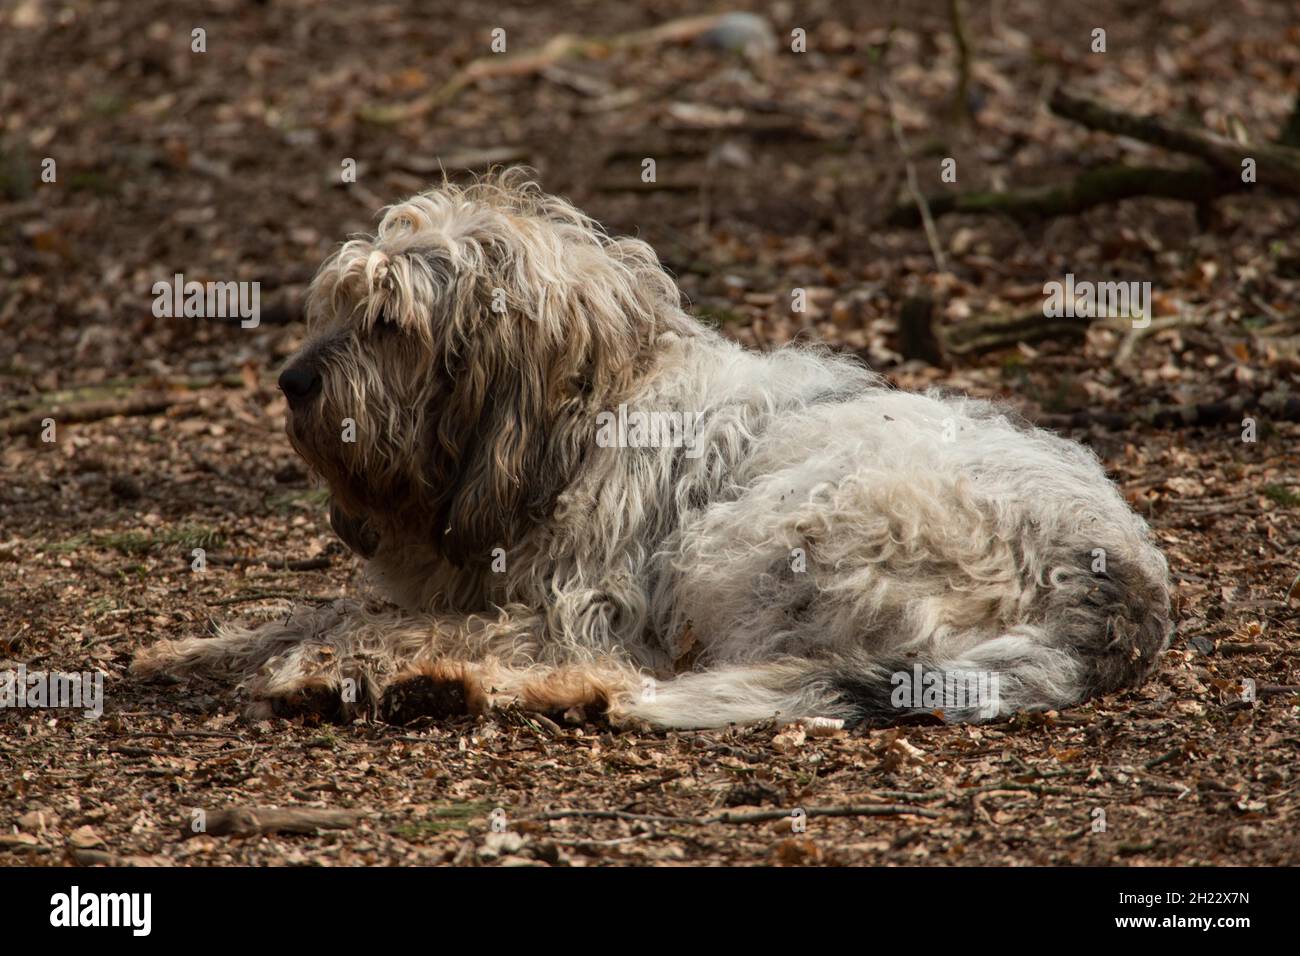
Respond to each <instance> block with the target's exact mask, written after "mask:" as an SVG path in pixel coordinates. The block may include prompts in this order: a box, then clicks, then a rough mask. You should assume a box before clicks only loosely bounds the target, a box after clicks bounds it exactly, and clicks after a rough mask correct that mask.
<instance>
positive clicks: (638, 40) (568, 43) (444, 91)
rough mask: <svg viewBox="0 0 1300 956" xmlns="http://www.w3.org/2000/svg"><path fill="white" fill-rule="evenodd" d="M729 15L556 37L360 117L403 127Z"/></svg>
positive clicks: (486, 59) (680, 37)
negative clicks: (495, 89) (503, 82)
mask: <svg viewBox="0 0 1300 956" xmlns="http://www.w3.org/2000/svg"><path fill="white" fill-rule="evenodd" d="M724 16H725V14H718V15H713V16H695V17H682V18H680V19H677V20H669V21H668V22H667V23H663V24H660V25H659V26H657V27H651V28H649V29H646V30H633V31H631V32H629V33H619V34H615V35H614V36H609V37H580V36H574V35H573V34H569V33H564V34H560V35H559V36H556V37H552V38H551V39H550V40H549V41H548V42H547V43H546V44H545V45H544V46H542V47H539V48H537V49H533V50H525V51H524V52H522V53H515V54H504V53H494V54H489V55H487V56H482V57H479V58H478V59H477V60H474V61H472V62H470V63H469V64H468V65H466V66H465V67H464V68H462V69H461V70H459V71H458V72H457V73H456V74H455V75H454V76H452V78H451V79H450V80H448V81H447V82H446V83H444V84H443V85H442V86H440V87H438V88H437V89H435V90H432V91H430V92H429V93H426V94H424V95H423V96H420V97H417V98H416V99H414V100H412V101H411V102H409V103H403V104H396V105H384V106H368V107H365V108H363V109H362V110H361V112H360V114H359V115H360V118H361V119H363V120H366V121H368V122H371V123H383V124H387V123H399V122H402V121H403V120H408V119H413V118H415V117H418V116H423V115H424V114H426V113H428V112H429V111H431V110H434V109H438V108H440V107H443V106H447V105H449V104H450V103H451V102H453V101H454V100H455V99H456V97H458V96H459V95H460V94H461V93H462V92H464V91H465V90H467V89H469V88H470V87H472V86H475V85H477V84H478V83H481V82H483V81H484V80H490V79H498V78H500V77H507V76H516V77H517V76H533V75H535V74H538V73H541V72H543V71H544V70H546V69H547V68H549V67H551V66H554V65H555V64H556V63H558V62H560V61H561V60H568V59H579V58H584V57H600V56H607V55H608V54H609V53H611V52H613V51H615V50H628V49H634V48H636V47H642V46H654V45H657V44H660V43H683V42H685V41H687V40H693V39H695V38H696V37H698V36H700V35H701V34H703V33H706V32H708V31H709V30H711V29H712V28H713V27H715V26H717V24H718V22H719V21H720V20H722V18H723V17H724Z"/></svg>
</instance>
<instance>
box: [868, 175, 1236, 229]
mask: <svg viewBox="0 0 1300 956" xmlns="http://www.w3.org/2000/svg"><path fill="white" fill-rule="evenodd" d="M1243 188H1245V184H1244V183H1242V182H1241V178H1240V177H1239V176H1237V177H1231V176H1228V175H1226V174H1223V173H1219V172H1217V171H1215V170H1212V169H1210V168H1209V167H1207V166H1201V165H1196V166H1188V167H1185V168H1182V169H1166V168H1162V167H1159V166H1123V165H1111V166H1102V167H1099V168H1098V169H1090V170H1087V171H1086V172H1082V173H1080V174H1079V175H1077V176H1076V177H1075V178H1074V179H1072V180H1071V181H1069V182H1067V183H1063V184H1060V185H1051V186H1040V187H1036V188H1031V189H1017V190H1010V191H1006V192H971V193H959V194H957V195H938V196H930V197H928V198H927V202H928V203H929V206H930V212H931V214H933V215H935V216H942V215H945V214H947V213H963V214H966V215H975V216H989V215H999V216H1007V217H1009V218H1011V219H1014V220H1015V221H1017V222H1019V223H1022V224H1028V223H1032V222H1037V221H1038V220H1040V219H1048V218H1051V217H1053V216H1071V215H1076V214H1078V213H1081V212H1085V211H1086V210H1088V209H1091V208H1093V207H1094V206H1100V205H1104V204H1106V203H1112V202H1119V201H1121V200H1124V199H1135V198H1137V197H1139V196H1150V197H1153V198H1156V199H1181V200H1184V201H1186V202H1192V203H1196V204H1197V206H1198V210H1202V207H1208V203H1209V202H1210V201H1211V200H1213V199H1215V198H1217V197H1219V196H1223V195H1227V194H1228V193H1231V192H1237V191H1240V190H1241V189H1243ZM1205 215H1206V213H1205V212H1204V211H1200V216H1201V219H1202V221H1204V219H1205ZM886 221H887V222H888V223H889V224H890V225H893V226H909V227H913V226H916V225H918V224H920V222H921V217H920V215H919V213H918V210H917V207H916V206H915V204H912V203H900V204H899V205H898V206H896V207H895V208H894V209H893V211H892V212H890V214H889V216H888V218H887V220H886Z"/></svg>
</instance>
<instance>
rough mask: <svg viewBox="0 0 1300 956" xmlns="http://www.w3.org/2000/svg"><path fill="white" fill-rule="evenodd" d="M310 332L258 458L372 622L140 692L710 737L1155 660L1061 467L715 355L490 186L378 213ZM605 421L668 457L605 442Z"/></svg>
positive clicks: (305, 616)
mask: <svg viewBox="0 0 1300 956" xmlns="http://www.w3.org/2000/svg"><path fill="white" fill-rule="evenodd" d="M311 303H312V304H311V307H310V314H311V337H310V338H309V340H308V342H307V343H306V344H305V345H304V347H303V350H302V351H301V352H300V353H299V355H298V356H297V357H295V359H294V360H293V361H292V362H291V363H290V371H287V372H286V378H282V386H284V387H285V388H286V392H287V393H288V394H289V397H290V400H291V422H290V427H289V434H290V438H291V440H292V441H293V443H294V445H295V447H296V448H297V449H298V450H299V451H300V452H301V453H302V454H303V456H304V457H305V458H306V459H307V461H308V462H309V463H310V464H311V465H312V466H313V467H314V468H315V469H316V470H317V471H319V472H320V473H321V474H322V476H323V477H324V478H325V480H326V481H327V482H328V483H329V485H330V488H331V492H332V494H333V496H334V509H333V520H334V525H335V528H336V529H337V530H338V532H339V534H340V536H341V537H342V538H343V539H344V540H345V541H346V542H347V543H348V544H349V546H350V547H352V548H353V550H355V551H357V552H358V553H359V554H361V555H362V556H364V557H366V558H367V559H368V562H369V570H370V571H371V573H372V577H373V579H374V581H375V582H376V583H377V585H378V588H379V590H380V592H381V594H382V595H383V596H385V597H386V598H388V599H389V600H391V601H392V602H393V603H395V604H396V605H397V607H398V608H400V610H399V609H394V608H391V607H388V608H384V607H372V608H366V607H362V606H359V605H358V606H347V607H342V606H341V607H338V608H331V609H325V610H305V611H299V612H297V613H295V614H294V615H291V616H290V618H289V619H287V620H286V621H283V622H273V623H270V624H265V625H262V626H260V627H257V628H253V629H248V628H244V627H239V626H230V627H227V628H225V629H224V630H223V631H222V633H221V634H219V635H218V636H217V637H215V638H209V639H186V640H180V641H175V642H164V643H162V644H159V645H155V646H154V647H152V648H149V649H147V650H145V651H142V652H141V654H140V655H139V657H138V658H137V663H136V669H137V671H138V672H141V673H150V672H156V671H161V670H167V671H175V672H179V671H184V670H193V669H205V670H211V671H216V672H222V673H227V674H230V675H232V676H234V677H235V678H236V679H238V680H240V681H242V682H243V683H244V684H245V685H246V687H247V688H248V690H249V691H250V692H251V693H252V695H253V697H254V698H256V699H259V700H262V701H266V700H272V699H277V698H281V699H282V698H288V697H292V696H294V695H300V694H301V693H302V692H303V691H305V690H310V689H313V688H314V689H317V690H323V691H324V692H326V693H328V694H331V695H337V694H339V693H340V692H343V696H342V697H341V698H340V705H339V706H340V709H341V710H342V711H344V712H345V713H356V712H361V711H364V710H366V709H371V710H374V709H379V710H382V709H383V708H382V703H383V700H384V697H385V694H386V693H388V692H389V691H390V690H391V689H392V688H393V687H394V686H400V685H402V684H403V683H405V682H407V681H408V680H409V679H412V678H416V677H423V678H424V679H426V680H429V681H432V682H434V683H446V682H451V683H459V684H461V685H463V687H464V692H463V697H464V699H465V701H466V704H467V706H470V707H478V708H482V707H491V706H500V705H501V704H503V703H508V702H516V703H519V704H520V705H521V706H525V707H535V708H539V709H544V710H561V711H562V710H564V709H566V708H568V707H570V706H575V705H586V706H588V707H592V706H595V707H602V708H605V709H607V711H608V713H609V715H610V716H611V717H612V718H613V719H615V720H625V719H628V718H638V719H641V720H645V721H647V722H649V723H650V724H652V725H654V726H658V727H710V726H719V725H724V724H726V723H729V722H740V721H753V720H759V719H764V718H770V717H774V716H777V717H780V718H784V719H797V718H810V717H830V718H844V719H849V720H857V719H863V718H868V719H889V718H893V717H897V716H901V715H902V714H904V713H907V712H910V711H914V710H930V709H933V707H932V706H931V705H932V704H934V703H935V702H936V701H935V699H933V698H924V699H922V698H921V697H918V696H915V695H911V694H909V693H907V691H908V690H910V689H911V688H909V686H908V684H909V681H914V675H915V674H917V673H919V672H918V670H917V666H918V665H919V667H920V672H926V673H931V674H935V675H938V676H939V677H941V678H942V677H944V676H945V675H946V676H948V677H952V676H953V675H958V676H961V675H964V674H977V675H984V676H987V677H991V678H992V679H991V680H990V681H988V682H986V683H983V684H981V685H980V686H981V687H983V688H985V696H987V694H988V690H989V689H990V688H991V689H992V692H993V695H994V699H992V700H988V699H985V700H979V701H969V700H964V701H953V700H951V699H948V698H946V697H945V698H941V699H939V701H938V703H939V708H940V709H942V710H943V711H944V713H945V716H947V717H948V718H949V719H979V718H981V717H987V716H990V715H993V714H1009V713H1012V712H1014V711H1017V710H1022V709H1037V708H1052V707H1064V706H1067V705H1070V704H1073V703H1076V702H1078V701H1080V700H1082V699H1084V698H1085V697H1087V696H1089V695H1091V694H1095V693H1101V692H1108V691H1113V690H1116V689H1119V688H1122V687H1127V686H1132V685H1134V684H1136V683H1138V682H1139V681H1141V680H1142V679H1143V678H1144V677H1145V675H1146V674H1147V673H1148V672H1149V671H1150V670H1151V668H1152V667H1153V666H1154V664H1155V662H1156V657H1157V655H1158V653H1159V651H1160V650H1161V649H1162V648H1163V647H1164V646H1165V644H1166V641H1167V636H1168V631H1169V597H1168V584H1167V569H1166V565H1165V561H1164V559H1163V557H1162V556H1161V555H1160V553H1159V552H1158V551H1157V550H1156V549H1155V547H1154V546H1153V545H1152V542H1151V536H1150V534H1149V532H1148V529H1147V527H1146V525H1145V524H1144V523H1143V521H1142V520H1141V519H1140V518H1138V517H1137V516H1136V515H1135V514H1134V513H1133V512H1132V511H1131V510H1130V509H1129V508H1128V507H1127V506H1126V504H1125V503H1124V501H1123V500H1122V499H1121V497H1120V496H1119V494H1118V493H1117V491H1116V489H1115V488H1114V486H1113V485H1112V484H1111V483H1110V481H1108V480H1107V478H1106V476H1105V475H1104V473H1103V471H1102V469H1101V467H1100V466H1099V464H1098V462H1097V460H1096V458H1095V457H1094V456H1093V455H1092V454H1091V453H1090V452H1088V451H1087V450H1085V449H1084V448H1082V447H1081V446H1079V445H1077V444H1074V443H1072V442H1069V441H1066V440H1064V439H1061V438H1058V437H1056V436H1054V435H1051V434H1049V433H1047V432H1044V431H1040V430H1038V429H1035V428H1031V427H1028V426H1026V425H1024V424H1022V423H1019V422H1017V421H1014V420H1013V419H1011V418H1009V417H1008V416H1007V415H1005V414H1004V413H1003V412H1001V411H999V410H997V409H996V408H994V407H991V406H990V405H988V404H986V403H982V402H977V401H971V400H968V399H965V398H960V397H947V396H943V395H940V394H937V393H931V394H927V395H915V394H908V393H903V392H899V391H896V390H892V389H890V388H888V387H886V386H885V385H883V384H882V383H881V381H880V380H879V379H878V378H877V377H876V376H875V375H873V374H872V373H871V372H869V371H867V370H866V369H864V368H862V367H861V366H860V365H858V364H857V363H856V362H854V361H851V360H850V359H847V358H843V357H836V356H833V355H831V354H829V353H827V352H826V351H823V350H818V349H809V348H793V347H791V348H786V349H782V350H779V351H776V352H772V353H769V354H758V353H754V352H750V351H746V350H744V349H742V348H741V347H739V346H737V345H736V344H734V343H732V342H729V341H727V340H725V339H723V338H722V337H721V336H719V335H718V334H717V333H715V332H714V331H712V330H709V329H706V328H703V327H701V326H700V325H699V324H697V323H696V322H695V321H694V320H693V319H691V318H690V317H689V316H688V315H686V314H685V313H684V312H683V311H682V310H681V308H680V305H679V301H678V293H677V290H676V287H675V285H674V284H673V283H672V281H671V280H670V279H669V278H668V276H667V275H666V273H665V272H664V271H663V270H662V268H661V267H660V266H659V264H658V261H657V259H656V257H655V256H654V253H653V252H652V251H651V250H650V249H649V247H648V246H646V245H645V244H644V243H641V242H638V241H635V240H629V239H613V238H610V237H608V236H606V235H605V234H604V233H603V232H602V231H601V230H600V229H599V228H598V227H597V226H596V225H595V224H594V223H592V222H591V221H590V220H589V219H587V218H586V217H585V216H583V215H582V214H581V213H579V212H577V211H576V210H575V209H573V208H572V207H571V206H569V205H568V204H566V203H564V202H563V201H561V200H558V199H555V198H553V197H548V196H545V195H543V194H541V193H540V192H539V191H537V190H536V188H535V187H534V186H532V185H531V184H528V183H525V182H522V181H521V180H520V179H519V178H518V177H515V176H511V175H507V176H505V177H501V178H498V179H494V180H490V181H487V182H484V183H480V184H477V185H475V186H473V187H470V188H468V189H458V188H454V187H450V186H447V187H443V188H442V189H439V190H435V191H433V192H431V193H428V194H425V195H424V196H421V197H416V198H415V199H413V200H410V201H409V202H407V203H404V204H401V205H398V206H395V207H392V208H390V209H389V210H388V211H387V213H386V215H385V216H384V219H383V221H382V223H381V225H380V228H379V233H378V235H377V236H375V237H373V238H366V239H356V240H353V241H351V242H349V243H348V244H347V245H345V246H344V247H343V248H342V250H341V251H340V252H339V253H338V254H336V255H335V256H334V257H332V258H331V259H330V260H329V261H328V262H326V264H325V265H324V266H323V267H322V269H321V272H320V274H319V276H318V277H317V280H316V283H315V284H314V287H313V291H312V299H311ZM610 413H617V414H619V415H621V416H623V420H624V421H625V422H627V421H630V422H636V421H638V420H639V419H638V415H637V413H645V414H651V413H653V414H656V415H658V416H660V417H661V418H662V419H663V420H665V421H676V420H677V419H674V418H672V416H673V415H680V416H688V417H686V418H683V419H681V420H682V421H687V422H690V423H691V424H692V425H694V433H693V434H688V433H686V432H681V433H673V434H670V435H665V434H662V433H656V435H657V437H658V438H660V439H664V438H674V437H675V438H676V439H677V440H675V441H673V440H669V441H662V440H661V441H660V442H659V445H660V447H624V446H626V445H632V446H636V445H637V444H638V443H639V441H638V440H639V439H644V438H646V437H647V436H646V434H645V433H638V432H637V430H636V429H635V428H630V429H629V428H624V429H622V430H621V432H620V434H619V437H620V438H621V439H623V440H624V441H623V445H624V446H619V445H618V444H617V443H615V445H614V446H612V447H611V444H610V442H609V441H607V440H606V441H597V432H598V427H599V426H598V421H604V422H608V421H610V418H611V416H610ZM665 415H666V416H667V417H664V416H665ZM346 418H351V419H353V420H354V421H355V422H356V423H357V432H358V435H357V441H356V442H355V444H349V443H346V442H342V441H340V439H339V434H340V433H339V424H340V422H342V421H343V420H344V419H346ZM606 438H608V434H607V435H606ZM348 692H354V693H348ZM949 696H950V695H949Z"/></svg>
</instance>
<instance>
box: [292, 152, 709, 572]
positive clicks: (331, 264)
mask: <svg viewBox="0 0 1300 956" xmlns="http://www.w3.org/2000/svg"><path fill="white" fill-rule="evenodd" d="M307 319H308V337H307V340H306V341H305V342H304V344H303V346H302V348H301V349H300V350H299V351H298V352H297V353H296V354H295V355H294V356H293V357H292V358H291V359H290V360H289V362H288V364H287V365H286V367H285V369H284V371H283V373H282V374H281V376H280V387H281V389H282V390H283V391H284V394H285V396H286V398H287V399H288V402H289V408H290V412H289V421H288V433H289V438H290V441H291V442H292V443H293V446H294V448H295V449H296V450H297V451H298V452H299V454H301V455H302V456H303V458H305V459H306V460H307V462H308V463H309V464H310V465H311V466H312V467H313V468H315V469H316V470H317V471H318V472H319V473H320V474H321V475H322V476H323V477H324V478H325V480H326V481H327V482H328V484H329V486H330V490H331V492H332V494H333V498H334V509H333V513H332V518H333V521H334V525H335V528H336V530H337V531H338V532H339V534H340V536H341V537H342V538H343V539H344V540H345V541H346V542H347V543H348V544H349V545H350V546H351V547H352V548H353V549H354V550H357V551H359V552H360V553H362V554H364V555H366V556H369V555H370V554H371V553H373V551H374V549H375V545H376V543H377V541H378V540H380V539H382V538H383V537H384V536H385V535H386V534H401V535H402V536H403V538H404V539H409V538H410V536H411V535H412V534H415V535H424V536H427V537H428V539H429V541H430V543H431V544H432V545H433V546H434V547H436V549H437V550H438V551H439V553H441V554H442V555H443V556H445V557H446V558H448V559H449V560H451V561H453V562H454V563H456V564H466V563H472V562H476V561H479V560H481V561H487V560H490V556H491V552H492V549H493V548H496V547H509V546H510V545H511V544H512V543H514V542H515V541H516V540H517V539H518V537H519V536H520V535H521V534H522V533H523V532H524V531H525V530H526V529H527V528H528V527H529V526H530V525H531V524H532V523H534V522H537V521H539V520H544V518H545V517H546V515H547V514H548V513H549V511H550V509H551V507H552V506H553V504H554V500H555V496H556V495H557V494H558V493H559V492H560V491H561V490H562V489H563V488H564V487H565V485H566V484H567V483H568V482H569V481H570V480H571V478H572V476H573V474H574V473H575V470H576V469H577V468H578V466H579V465H580V463H581V459H582V456H583V454H584V453H585V452H586V450H587V449H588V448H589V446H590V445H591V444H592V443H593V436H594V420H595V413H596V411H597V410H598V409H600V408H608V407H610V406H611V404H613V403H616V401H617V398H618V396H619V395H622V394H625V393H626V391H627V390H628V388H629V386H630V385H631V383H632V382H633V381H634V380H635V378H636V376H637V375H638V374H639V373H640V372H641V371H643V370H644V367H645V365H646V364H647V363H648V362H649V360H650V357H651V355H652V352H653V343H654V341H655V339H656V338H657V337H658V335H659V334H660V333H662V332H665V331H670V330H671V331H678V332H684V331H688V330H689V329H690V325H689V319H687V318H686V317H685V315H684V313H682V312H681V310H680V308H679V302H678V291H677V288H676V286H675V284H674V283H673V281H672V280H671V279H670V278H669V277H668V276H667V274H666V273H665V272H664V271H663V269H662V268H661V267H660V265H659V261H658V259H657V257H656V256H655V254H654V252H653V251H652V250H651V249H650V247H649V246H647V245H646V244H645V243H643V242H639V241H636V240H630V239H612V238H610V237H609V236H607V235H606V234H605V233H604V232H603V231H602V230H601V229H600V228H599V227H598V226H597V225H596V224H595V223H594V222H593V221H592V220H590V219H589V218H587V217H586V216H584V215H583V214H582V213H580V212H579V211H578V210H576V209H574V208H573V207H572V206H570V205H569V204H568V203H566V202H564V201H563V200H559V199H556V198H553V197H550V196H546V195H544V194H543V193H541V192H540V190H538V188H537V187H536V186H535V185H534V184H532V183H530V182H528V181H526V180H525V179H523V178H522V177H520V176H518V175H516V174H509V173H508V174H505V175H501V176H496V177H492V178H489V179H486V180H483V181H481V182H478V183H476V184H474V185H472V186H469V187H465V188H460V187H454V186H444V187H442V188H440V189H436V190H432V191H430V192H427V193H424V194H422V195H419V196H416V197H414V198H412V199H410V200H408V201H406V202H403V203H400V204H398V205H395V206H390V207H388V208H387V209H386V210H385V211H384V214H383V218H382V220H381V221H380V224H379V230H378V232H377V234H376V235H374V236H373V237H365V238H357V239H352V240H351V241H349V242H347V243H345V244H344V245H343V247H342V248H341V249H340V250H339V251H338V252H337V253H335V254H334V255H333V256H331V257H330V258H329V259H328V260H327V261H326V262H325V263H324V265H322V266H321V269H320V271H319V273H318V274H317V276H316V278H315V280H314V281H313V283H312V286H311V290H310V293H309V295H308V301H307Z"/></svg>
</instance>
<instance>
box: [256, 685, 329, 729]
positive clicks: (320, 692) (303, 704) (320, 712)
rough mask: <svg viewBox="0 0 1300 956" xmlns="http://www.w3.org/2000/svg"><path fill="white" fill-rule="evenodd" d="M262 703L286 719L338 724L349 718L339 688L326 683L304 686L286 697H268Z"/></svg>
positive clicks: (274, 714) (276, 714)
mask: <svg viewBox="0 0 1300 956" xmlns="http://www.w3.org/2000/svg"><path fill="white" fill-rule="evenodd" d="M261 703H263V704H265V705H266V706H269V708H270V713H271V715H272V716H275V717H283V718H284V719H286V720H298V719H302V720H307V721H312V720H314V721H316V722H319V723H327V724H337V723H343V722H345V721H346V720H347V713H346V709H347V708H346V707H345V706H344V704H343V698H342V696H341V695H340V694H339V692H338V691H337V690H335V689H334V688H332V687H326V686H324V685H319V686H311V687H304V688H303V689H302V690H299V691H295V692H294V693H292V694H288V695H286V696H284V697H270V698H266V699H264V700H263V701H261Z"/></svg>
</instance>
